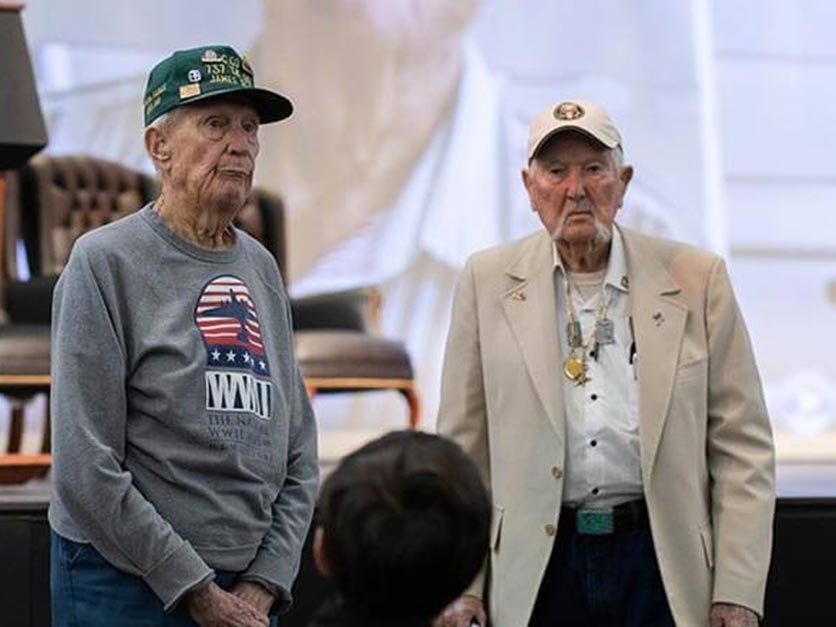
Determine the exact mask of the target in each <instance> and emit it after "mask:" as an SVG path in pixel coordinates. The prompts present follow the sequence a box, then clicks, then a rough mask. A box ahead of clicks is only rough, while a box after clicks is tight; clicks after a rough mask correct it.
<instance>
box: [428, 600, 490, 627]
mask: <svg viewBox="0 0 836 627" xmlns="http://www.w3.org/2000/svg"><path fill="white" fill-rule="evenodd" d="M474 618H475V619H476V620H477V621H478V622H479V624H480V625H482V627H487V625H488V616H487V614H485V606H484V605H482V599H480V598H479V597H475V596H473V595H470V594H465V595H462V596H460V597H459V598H458V599H456V600H455V601H453V602H452V603H451V604H450V605H448V606H447V607H446V608H444V611H443V612H442V613H441V615H440V616H439V617H438V618H436V619H435V621H434V622H433V627H470V622H471V621H472V620H473V619H474Z"/></svg>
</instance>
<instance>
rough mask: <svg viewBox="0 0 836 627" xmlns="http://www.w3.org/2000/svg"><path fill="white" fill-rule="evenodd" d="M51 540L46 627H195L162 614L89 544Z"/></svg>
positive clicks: (224, 575)
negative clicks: (49, 610) (49, 605)
mask: <svg viewBox="0 0 836 627" xmlns="http://www.w3.org/2000/svg"><path fill="white" fill-rule="evenodd" d="M51 536H52V537H51V546H50V588H51V597H52V627H115V626H119V627H140V626H142V627H197V623H196V622H194V621H193V620H192V619H191V617H190V616H189V615H188V613H187V612H186V611H185V609H182V608H175V609H174V610H173V611H172V612H170V613H169V614H166V613H165V612H164V611H163V604H162V602H161V601H160V599H159V598H158V597H157V596H156V595H155V594H154V593H153V592H152V591H151V588H150V587H148V584H146V583H145V582H144V581H143V580H142V579H141V578H140V577H134V576H133V575H129V574H127V573H124V572H122V571H121V570H119V569H117V568H115V567H113V566H111V564H110V563H109V562H108V561H107V560H105V559H104V558H103V557H102V556H101V554H100V553H99V552H98V551H96V549H94V548H93V547H92V545H90V544H79V543H78V542H73V541H72V540H68V539H67V538H64V537H62V536H60V535H58V534H57V533H55V532H52V533H51ZM234 582H235V573H228V572H217V573H216V575H215V583H217V584H218V585H219V586H221V587H222V588H229V587H230V586H231V585H232V584H233V583H234ZM271 620H272V622H271V625H276V624H277V623H276V618H275V617H273V618H272V619H271Z"/></svg>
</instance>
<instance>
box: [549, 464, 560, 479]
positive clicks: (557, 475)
mask: <svg viewBox="0 0 836 627" xmlns="http://www.w3.org/2000/svg"><path fill="white" fill-rule="evenodd" d="M552 475H553V476H554V478H555V479H560V478H561V477H562V476H563V471H562V470H561V469H560V468H558V467H557V466H552Z"/></svg>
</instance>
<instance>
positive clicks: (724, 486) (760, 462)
mask: <svg viewBox="0 0 836 627" xmlns="http://www.w3.org/2000/svg"><path fill="white" fill-rule="evenodd" d="M621 232H622V234H623V237H624V245H625V249H626V254H627V266H628V273H629V280H630V283H629V290H630V307H631V312H632V316H633V324H634V329H635V334H636V345H637V352H638V357H639V361H638V376H639V413H640V426H639V432H640V438H641V465H642V479H643V482H644V491H645V497H646V500H647V504H648V509H649V512H650V526H651V530H652V533H653V539H654V544H655V547H656V553H657V557H658V562H659V568H660V570H661V573H662V579H663V582H664V585H665V590H666V592H667V596H668V601H669V603H670V606H671V610H672V611H673V616H674V618H675V620H676V623H677V625H688V626H690V625H694V626H697V625H699V626H703V625H707V624H708V615H709V610H710V606H711V603H712V602H729V603H736V604H739V605H743V606H746V607H749V608H752V609H754V610H755V611H757V612H758V613H762V610H763V597H764V588H765V585H766V576H767V570H768V566H769V559H770V553H771V544H772V516H773V511H774V501H775V497H774V453H773V444H772V432H771V429H770V426H769V418H768V416H767V413H766V407H765V405H764V401H763V394H762V391H761V383H760V379H759V376H758V372H757V369H756V366H755V361H754V357H753V354H752V348H751V345H750V343H749V338H748V335H747V332H746V328H745V326H744V323H743V318H742V317H741V314H740V310H739V309H738V306H737V303H736V302H735V298H734V294H733V292H732V288H731V284H730V282H729V278H728V275H727V273H726V269H725V265H724V263H723V261H722V260H721V259H720V258H718V257H717V256H715V255H713V254H710V253H707V252H704V251H700V250H698V249H695V248H692V247H689V246H685V245H682V244H678V243H674V242H668V241H664V240H660V239H656V238H652V237H648V236H645V235H642V234H639V233H637V232H633V231H630V230H628V229H621ZM558 332H562V330H559V329H558V322H557V308H556V302H555V287H554V280H553V258H552V243H551V240H550V239H549V237H548V235H547V234H546V233H545V232H540V233H537V234H535V235H532V236H529V237H527V238H526V239H523V240H520V241H518V242H514V243H512V244H509V245H507V246H501V247H497V248H493V249H489V250H486V251H483V252H480V253H477V254H476V255H474V256H473V257H471V258H470V260H469V261H468V263H467V265H466V266H465V268H464V271H463V273H462V276H461V277H460V279H459V284H458V287H457V291H456V296H455V301H454V305H453V315H452V321H451V326H450V334H449V337H448V340H447V349H446V355H445V361H444V375H443V380H442V391H441V407H440V410H439V417H438V429H439V432H440V433H442V434H444V435H447V436H449V437H451V438H453V439H454V440H456V441H457V442H458V443H459V444H460V445H461V446H463V447H464V449H465V451H466V452H467V453H468V454H469V455H470V456H471V457H472V458H473V459H474V460H475V461H476V463H477V465H478V466H479V468H480V469H481V471H482V473H483V475H484V478H485V481H486V482H487V483H488V484H489V485H490V489H491V493H492V497H493V503H494V516H493V521H492V527H491V546H490V551H489V559H488V566H489V568H488V571H489V573H490V575H489V580H490V583H489V586H488V590H483V585H484V583H485V579H484V573H483V574H482V575H481V576H480V577H479V578H477V580H476V581H475V582H474V584H473V586H472V587H471V590H470V592H471V593H475V594H478V595H480V596H481V595H482V593H483V591H484V592H487V593H488V606H489V612H490V615H491V618H492V624H493V625H494V626H495V627H523V626H524V625H526V624H527V623H528V620H529V617H530V615H531V611H532V609H533V606H534V601H535V598H536V595H537V591H538V589H539V586H540V581H541V579H542V576H543V573H544V571H545V568H546V564H547V562H548V560H549V555H550V552H551V549H552V544H553V543H554V530H553V528H552V526H553V525H556V524H557V520H558V515H559V513H560V504H561V500H562V489H563V481H562V479H563V473H562V469H563V467H564V464H565V460H564V457H565V425H564V421H565V416H564V409H563V398H562V393H561V388H562V381H561V377H562V376H563V374H562V368H561V366H560V364H561V362H562V359H561V355H560V354H559V353H560V349H559V344H558V335H557V334H558Z"/></svg>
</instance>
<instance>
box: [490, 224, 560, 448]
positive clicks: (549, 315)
mask: <svg viewBox="0 0 836 627" xmlns="http://www.w3.org/2000/svg"><path fill="white" fill-rule="evenodd" d="M506 274H508V276H509V278H510V281H511V286H510V288H509V289H508V290H506V291H505V292H504V293H503V294H501V296H500V298H501V299H502V307H503V309H504V310H505V315H506V316H507V318H508V322H509V324H510V326H511V329H512V331H513V334H514V337H515V338H516V340H517V343H518V344H519V347H520V351H521V352H522V355H523V359H524V361H525V365H526V368H527V370H528V374H529V376H530V377H531V380H532V381H533V383H534V388H535V389H536V390H537V396H538V397H539V399H540V402H541V403H542V405H543V408H544V409H545V411H546V414H547V415H548V417H549V420H550V421H551V423H552V425H553V426H554V428H555V430H556V431H557V433H558V434H559V435H560V437H561V438H562V437H563V431H564V426H563V420H564V417H563V400H562V398H561V394H560V383H561V381H560V368H559V361H560V349H559V344H558V336H557V310H556V301H555V292H554V278H553V258H552V249H551V240H549V238H548V236H547V235H546V234H545V233H543V234H540V236H537V237H533V238H531V239H530V240H529V241H528V242H527V246H526V247H525V248H524V250H523V251H522V253H521V254H520V256H519V257H517V258H516V260H515V261H514V262H513V263H512V264H511V265H510V266H509V267H508V268H507V269H506Z"/></svg>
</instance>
